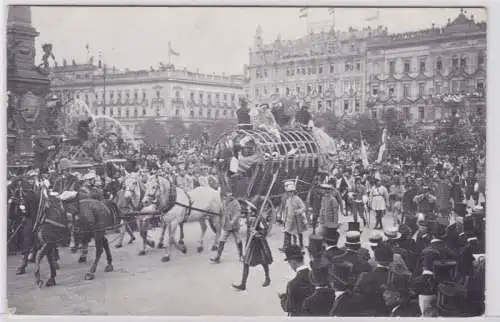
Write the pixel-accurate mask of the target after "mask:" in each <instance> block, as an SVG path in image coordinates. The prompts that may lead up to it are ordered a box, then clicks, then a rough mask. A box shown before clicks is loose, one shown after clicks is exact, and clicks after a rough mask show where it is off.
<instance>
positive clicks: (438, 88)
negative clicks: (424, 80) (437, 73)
mask: <svg viewBox="0 0 500 322" xmlns="http://www.w3.org/2000/svg"><path fill="white" fill-rule="evenodd" d="M436 94H441V83H436Z"/></svg>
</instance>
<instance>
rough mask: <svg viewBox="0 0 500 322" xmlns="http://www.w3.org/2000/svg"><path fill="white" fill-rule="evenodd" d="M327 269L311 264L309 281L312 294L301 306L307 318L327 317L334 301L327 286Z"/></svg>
mask: <svg viewBox="0 0 500 322" xmlns="http://www.w3.org/2000/svg"><path fill="white" fill-rule="evenodd" d="M328 279H329V267H328V266H324V265H320V264H313V265H312V266H311V273H310V280H311V283H312V284H313V285H314V292H313V294H311V295H310V296H308V297H307V298H306V299H305V300H304V302H303V304H302V311H303V312H304V315H307V316H328V315H329V313H330V309H331V308H332V303H333V302H334V301H335V292H334V291H333V289H332V288H330V286H329V282H328Z"/></svg>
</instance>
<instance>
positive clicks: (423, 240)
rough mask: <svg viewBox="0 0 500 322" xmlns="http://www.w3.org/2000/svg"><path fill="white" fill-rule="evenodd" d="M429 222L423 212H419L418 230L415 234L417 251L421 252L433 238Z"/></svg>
mask: <svg viewBox="0 0 500 322" xmlns="http://www.w3.org/2000/svg"><path fill="white" fill-rule="evenodd" d="M428 226H429V223H428V222H427V221H426V220H425V216H424V214H422V213H418V214H417V227H418V230H417V232H416V233H415V234H414V235H413V237H412V238H413V240H414V241H415V253H417V254H420V253H421V252H422V251H423V250H424V248H426V247H427V246H428V245H429V243H430V242H431V239H432V234H431V232H430V231H429V227H428Z"/></svg>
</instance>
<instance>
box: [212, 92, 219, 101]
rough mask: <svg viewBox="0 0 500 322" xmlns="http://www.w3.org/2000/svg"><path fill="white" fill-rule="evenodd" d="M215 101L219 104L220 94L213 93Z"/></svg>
mask: <svg viewBox="0 0 500 322" xmlns="http://www.w3.org/2000/svg"><path fill="white" fill-rule="evenodd" d="M211 99H212V98H211V97H210V100H211ZM215 100H216V101H217V102H220V94H219V93H215Z"/></svg>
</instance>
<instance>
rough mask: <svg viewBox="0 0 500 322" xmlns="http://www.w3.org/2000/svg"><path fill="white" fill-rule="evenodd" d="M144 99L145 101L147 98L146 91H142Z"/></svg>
mask: <svg viewBox="0 0 500 322" xmlns="http://www.w3.org/2000/svg"><path fill="white" fill-rule="evenodd" d="M142 100H143V101H145V100H146V92H142Z"/></svg>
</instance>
